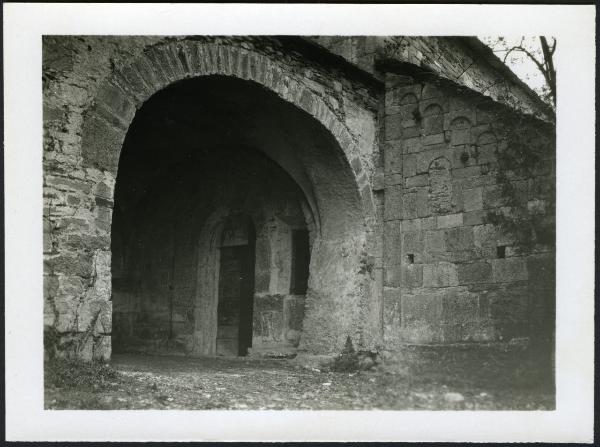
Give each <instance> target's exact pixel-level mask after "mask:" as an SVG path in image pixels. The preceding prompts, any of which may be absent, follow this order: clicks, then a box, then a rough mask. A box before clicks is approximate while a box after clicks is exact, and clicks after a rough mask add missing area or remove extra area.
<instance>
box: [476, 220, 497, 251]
mask: <svg viewBox="0 0 600 447" xmlns="http://www.w3.org/2000/svg"><path fill="white" fill-rule="evenodd" d="M497 240H498V230H497V229H496V227H495V226H494V225H490V224H484V225H475V226H474V227H473V244H474V245H475V247H496V245H497Z"/></svg>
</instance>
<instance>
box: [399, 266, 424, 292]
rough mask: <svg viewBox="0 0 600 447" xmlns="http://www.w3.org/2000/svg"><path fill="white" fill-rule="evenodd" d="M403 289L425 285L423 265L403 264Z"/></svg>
mask: <svg viewBox="0 0 600 447" xmlns="http://www.w3.org/2000/svg"><path fill="white" fill-rule="evenodd" d="M400 286H401V287H402V288H403V289H405V288H406V289H415V288H418V287H422V286H423V266H422V265H419V264H404V265H403V266H402V282H401V283H400Z"/></svg>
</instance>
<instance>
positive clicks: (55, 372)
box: [44, 358, 120, 388]
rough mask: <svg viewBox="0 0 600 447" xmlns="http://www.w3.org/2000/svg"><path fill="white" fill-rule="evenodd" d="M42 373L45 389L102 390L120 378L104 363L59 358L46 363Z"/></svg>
mask: <svg viewBox="0 0 600 447" xmlns="http://www.w3.org/2000/svg"><path fill="white" fill-rule="evenodd" d="M44 372H45V374H44V381H45V385H46V387H48V386H51V387H56V388H104V387H106V386H108V385H109V384H110V383H112V382H114V381H115V380H118V379H119V377H120V374H119V373H118V372H117V371H115V370H114V369H112V368H111V367H110V366H108V365H106V364H104V363H100V362H83V361H80V360H67V359H60V358H53V359H49V360H48V361H46V363H45V365H44Z"/></svg>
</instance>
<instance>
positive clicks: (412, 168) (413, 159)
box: [402, 154, 417, 177]
mask: <svg viewBox="0 0 600 447" xmlns="http://www.w3.org/2000/svg"><path fill="white" fill-rule="evenodd" d="M403 157H404V158H403V160H402V173H403V175H404V177H412V176H414V175H416V173H417V156H416V154H407V155H404V156H403Z"/></svg>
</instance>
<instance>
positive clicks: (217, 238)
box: [112, 76, 367, 356]
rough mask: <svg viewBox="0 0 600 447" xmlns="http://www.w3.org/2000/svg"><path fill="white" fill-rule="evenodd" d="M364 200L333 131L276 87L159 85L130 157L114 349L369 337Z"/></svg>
mask: <svg viewBox="0 0 600 447" xmlns="http://www.w3.org/2000/svg"><path fill="white" fill-rule="evenodd" d="M360 203H361V202H360V198H359V194H358V191H357V188H356V183H355V180H354V177H353V174H352V170H351V169H350V167H349V165H348V162H347V160H346V159H345V158H344V155H343V152H342V151H341V149H340V148H339V146H338V145H337V143H336V142H335V140H334V139H333V137H332V136H331V134H329V132H328V131H327V130H325V128H324V127H322V125H320V124H319V123H318V122H317V121H316V120H315V119H313V118H312V117H310V116H309V115H307V114H306V113H305V112H303V111H301V110H300V109H298V108H296V107H294V106H293V105H291V104H289V103H286V102H284V101H282V100H281V99H280V98H279V97H277V96H276V95H275V94H273V93H272V92H270V91H268V90H266V89H264V88H262V87H259V86H257V85H256V84H252V83H251V82H246V81H240V80H237V79H233V78H227V77H222V76H211V77H205V78H199V79H192V80H187V81H182V82H179V83H176V84H173V85H172V86H170V87H168V88H166V89H164V90H162V91H160V92H158V93H157V94H155V95H154V96H153V97H151V98H150V99H149V100H148V101H147V102H146V103H145V104H144V106H143V107H142V108H141V109H140V110H139V111H138V112H137V114H136V116H135V118H134V120H133V122H132V124H131V126H130V128H129V131H128V133H127V137H126V139H125V142H124V145H123V149H122V152H121V157H120V161H119V169H118V176H117V183H116V188H115V205H114V212H113V225H112V255H113V262H112V278H113V282H112V292H113V349H114V351H115V352H148V353H168V354H182V355H194V356H197V355H244V354H245V353H246V352H247V351H248V350H249V349H250V350H251V352H257V353H276V354H281V353H290V352H294V351H295V350H296V349H297V348H298V347H301V348H302V347H304V349H308V350H310V349H312V348H311V347H313V346H315V347H316V348H314V350H315V351H316V350H318V349H321V348H322V347H323V346H326V347H328V349H331V351H334V350H337V348H338V346H337V345H341V344H343V342H344V340H345V338H346V336H348V335H350V336H352V337H353V338H354V339H358V338H359V337H358V336H357V334H356V333H357V331H359V330H360V321H359V320H360V318H361V313H360V312H361V306H362V305H364V293H365V292H364V291H365V290H366V289H367V287H364V284H363V283H362V282H361V281H363V279H364V278H362V277H361V275H360V274H357V272H359V271H360V265H361V256H362V254H363V253H364V222H363V219H362V212H361V205H360ZM244 247H245V248H244ZM252 271H253V272H254V273H253V274H252V273H251V272H252ZM236 278H237V280H236ZM240 278H241V279H240ZM236 288H237V289H236ZM236 300H237V304H235V305H234V306H233V308H234V311H233V312H230V311H231V309H229V311H228V310H227V302H229V304H231V303H232V302H234V301H236ZM236 306H237V307H236ZM230 307H231V306H230ZM228 312H229V314H228ZM228 315H229V316H228ZM231 315H234V318H233V319H231V318H230V317H231ZM236 315H237V316H236Z"/></svg>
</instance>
